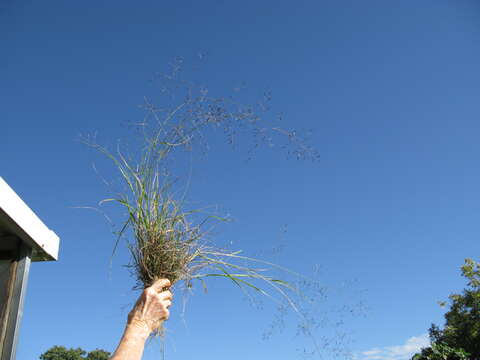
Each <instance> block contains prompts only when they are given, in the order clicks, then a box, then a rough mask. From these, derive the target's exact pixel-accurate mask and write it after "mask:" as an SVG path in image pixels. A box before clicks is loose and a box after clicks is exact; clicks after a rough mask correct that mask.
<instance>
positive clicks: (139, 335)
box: [110, 325, 149, 360]
mask: <svg viewBox="0 0 480 360" xmlns="http://www.w3.org/2000/svg"><path fill="white" fill-rule="evenodd" d="M148 335H149V334H147V333H146V331H144V330H143V329H140V328H138V327H136V326H132V325H127V327H126V328H125V332H124V333H123V336H122V339H121V340H120V343H119V344H118V347H117V350H115V353H114V354H113V356H112V357H111V358H110V360H140V359H141V358H142V354H143V349H144V347H145V342H146V340H147V338H148Z"/></svg>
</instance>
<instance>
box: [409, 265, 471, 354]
mask: <svg viewBox="0 0 480 360" xmlns="http://www.w3.org/2000/svg"><path fill="white" fill-rule="evenodd" d="M461 271H462V276H463V277H465V278H466V279H467V280H468V283H467V287H466V288H465V289H464V290H463V292H462V293H461V294H452V295H450V296H449V301H448V302H441V303H440V304H441V305H442V306H445V305H447V303H450V309H449V310H448V311H447V312H446V313H445V315H444V317H445V326H444V328H443V329H441V328H439V327H438V326H436V325H435V324H432V326H431V327H430V329H429V334H430V341H431V344H432V345H431V346H430V347H428V348H426V349H423V350H422V352H421V353H419V354H416V355H415V356H414V357H413V360H437V359H445V360H461V359H475V360H478V359H480V263H477V262H475V261H473V260H472V259H465V264H464V265H463V266H462V267H461Z"/></svg>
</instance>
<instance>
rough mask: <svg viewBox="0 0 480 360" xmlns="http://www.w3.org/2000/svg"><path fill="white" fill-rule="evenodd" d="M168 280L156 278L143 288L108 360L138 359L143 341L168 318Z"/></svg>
mask: <svg viewBox="0 0 480 360" xmlns="http://www.w3.org/2000/svg"><path fill="white" fill-rule="evenodd" d="M169 287H170V281H169V280H167V279H160V280H157V281H156V282H155V283H154V284H153V285H152V286H150V287H149V288H147V289H145V290H144V291H143V293H142V295H140V297H139V298H138V300H137V302H136V304H135V306H134V307H133V309H132V311H130V314H128V322H127V326H126V327H125V331H124V333H123V336H122V339H121V340H120V344H119V345H118V347H117V350H116V351H115V353H114V354H113V356H112V357H111V359H110V360H140V359H141V358H142V354H143V348H144V347H145V341H146V340H147V338H148V337H149V336H150V334H151V333H152V332H154V331H155V330H157V329H158V328H159V327H160V326H161V325H162V323H163V322H164V321H165V320H167V319H168V316H169V315H170V314H169V311H168V308H169V307H170V305H171V304H172V293H171V292H170V291H169V290H164V289H166V288H167V289H168V288H169Z"/></svg>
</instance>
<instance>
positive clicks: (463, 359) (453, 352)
mask: <svg viewBox="0 0 480 360" xmlns="http://www.w3.org/2000/svg"><path fill="white" fill-rule="evenodd" d="M468 356H469V354H468V353H466V352H465V351H464V350H462V349H455V348H451V347H450V346H448V345H445V344H442V343H432V346H429V347H428V348H424V349H422V351H421V352H420V353H418V354H415V355H414V356H413V357H412V360H468V359H469V357H468Z"/></svg>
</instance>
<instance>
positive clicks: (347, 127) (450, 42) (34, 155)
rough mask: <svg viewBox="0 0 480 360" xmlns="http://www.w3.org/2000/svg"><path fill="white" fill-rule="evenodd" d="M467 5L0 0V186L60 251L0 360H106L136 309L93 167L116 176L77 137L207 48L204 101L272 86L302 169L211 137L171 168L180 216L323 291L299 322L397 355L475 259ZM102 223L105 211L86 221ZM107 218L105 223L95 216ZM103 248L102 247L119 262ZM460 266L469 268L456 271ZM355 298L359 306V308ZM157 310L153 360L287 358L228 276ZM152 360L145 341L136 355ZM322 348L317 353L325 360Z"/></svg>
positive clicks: (355, 350)
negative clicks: (79, 358) (165, 328)
mask: <svg viewBox="0 0 480 360" xmlns="http://www.w3.org/2000/svg"><path fill="white" fill-rule="evenodd" d="M479 11H480V8H479V5H478V3H477V2H476V1H461V2H460V1H428V0H427V1H422V2H418V1H402V2H387V1H369V0H367V1H361V2H360V1H342V2H339V1H318V2H312V1H296V2H287V1H242V2H233V1H228V2H221V1H211V0H208V1H202V2H199V1H182V2H162V1H158V0H157V1H142V2H137V3H135V4H134V3H132V2H127V1H115V2H114V1H103V2H66V1H55V0H53V1H49V2H38V1H37V2H34V1H23V2H20V1H11V0H7V1H3V2H2V3H1V4H0V41H1V44H2V52H3V56H1V57H0V69H1V70H0V79H1V84H2V86H1V89H0V91H1V96H0V99H1V100H0V101H1V103H2V110H3V111H2V118H1V120H0V124H1V128H0V129H1V133H2V135H3V136H2V142H1V143H0V161H1V164H2V171H1V174H0V175H1V176H2V177H3V178H4V179H5V180H6V181H7V182H8V183H9V184H10V185H11V186H12V187H13V188H14V189H15V190H16V192H17V193H18V194H19V195H20V196H21V197H22V198H23V199H24V200H25V201H26V202H27V203H28V204H29V205H30V206H31V208H32V209H33V210H34V211H35V212H36V213H37V214H38V215H39V216H40V217H41V218H42V219H43V220H44V222H45V223H46V224H47V225H48V226H49V227H50V228H52V229H53V230H55V231H56V232H57V234H58V235H59V236H60V237H61V250H60V259H59V261H58V262H56V263H35V264H33V266H32V269H31V275H30V280H29V288H28V297H27V301H26V306H25V313H24V319H23V322H22V329H21V339H20V343H19V349H18V356H17V358H18V359H20V360H23V359H25V360H26V359H36V358H38V356H39V355H40V353H42V352H43V351H45V350H46V349H47V348H49V347H50V346H53V345H64V346H68V347H77V346H80V347H83V348H85V349H87V350H91V349H94V348H96V347H100V348H104V349H107V350H113V349H114V348H115V345H116V343H117V341H118V339H119V337H120V335H121V332H122V327H123V324H124V321H125V319H126V314H127V313H128V309H129V307H130V306H131V304H132V302H133V301H134V298H135V296H136V295H135V293H134V292H132V291H131V287H132V286H133V279H132V278H131V277H129V275H128V272H127V271H126V270H125V269H124V268H123V267H122V264H124V263H125V262H127V261H128V254H127V253H126V251H125V250H121V251H119V253H118V254H117V256H116V257H115V258H114V259H113V264H112V266H111V267H110V265H109V264H110V263H109V261H110V254H111V250H112V246H113V243H114V237H113V235H112V234H111V228H110V227H109V225H108V224H107V223H106V222H105V220H104V219H103V218H102V217H101V216H100V215H98V214H97V213H95V212H93V211H88V210H81V209H77V208H75V207H78V206H94V205H95V204H96V203H97V202H98V201H99V200H101V199H103V198H105V197H108V196H109V195H110V194H109V189H108V188H106V187H105V186H103V184H102V182H101V180H100V178H99V176H98V175H97V174H96V173H95V171H94V170H93V169H92V163H93V162H95V163H96V164H97V168H99V171H100V172H101V174H102V176H105V177H107V178H109V179H115V177H116V176H117V175H116V174H115V173H114V172H113V170H112V168H111V167H110V166H109V164H108V163H107V162H105V161H104V160H103V159H101V157H100V155H98V154H95V153H94V152H92V151H90V150H89V149H87V148H86V147H85V146H83V145H82V144H80V143H79V142H78V138H79V136H80V135H82V134H83V135H86V134H93V133H96V134H97V136H98V139H99V141H103V142H104V143H105V144H112V143H115V142H116V141H117V140H118V139H129V138H131V137H132V136H133V135H132V128H131V127H129V126H127V125H126V124H128V123H131V122H135V121H139V120H141V119H142V116H143V115H142V112H141V111H140V110H139V109H138V105H139V104H141V103H142V101H143V100H142V99H143V97H144V96H145V95H148V96H154V95H155V94H156V91H157V92H158V88H156V84H155V83H153V84H152V83H151V82H150V81H149V80H150V79H151V78H152V76H153V75H154V74H155V73H157V72H159V71H163V70H164V69H165V68H166V66H167V64H168V62H169V61H171V59H172V58H174V57H176V56H182V57H184V58H185V59H186V63H187V64H189V61H191V62H192V63H194V62H195V61H196V60H195V59H196V57H197V54H198V53H206V54H208V56H207V61H206V62H204V65H202V68H201V78H202V80H203V81H204V82H205V83H206V84H207V85H208V86H209V87H210V89H211V90H212V92H214V93H216V94H219V95H223V94H226V93H229V92H230V89H232V88H233V87H235V86H238V85H239V84H241V83H242V82H245V83H246V89H245V90H244V94H245V96H246V99H247V100H248V99H255V98H256V97H257V96H259V95H260V96H261V94H262V92H263V91H264V90H265V89H271V90H272V94H273V100H272V108H273V109H274V111H275V112H282V113H283V115H284V120H283V122H284V126H285V127H288V128H295V129H300V130H301V129H312V130H313V135H312V137H311V143H312V144H313V145H314V146H315V147H316V148H317V149H318V151H319V153H320V161H319V162H316V163H308V162H299V161H295V160H286V159H285V157H284V156H283V154H282V153H281V152H278V151H269V150H266V151H263V152H260V153H259V154H258V155H257V156H256V157H255V158H254V160H252V161H251V162H248V163H245V162H244V161H243V159H244V154H243V153H242V152H241V150H239V151H236V152H235V151H229V150H228V149H227V148H225V147H222V145H221V141H217V138H216V137H214V136H212V137H211V138H210V141H211V143H212V144H215V145H217V144H218V146H219V148H215V147H213V149H212V151H210V153H209V155H208V157H207V158H205V159H204V160H203V162H202V163H201V164H200V166H198V167H197V168H195V170H194V172H193V173H192V178H191V184H190V187H189V192H188V196H189V199H190V200H191V201H192V203H195V204H202V205H210V204H213V205H219V206H220V209H221V210H222V211H224V212H225V213H229V214H231V215H232V217H233V219H234V220H235V221H233V222H232V223H231V224H228V225H225V226H224V227H221V228H219V229H217V230H216V238H217V239H218V241H233V245H232V246H234V247H235V248H240V249H242V250H244V252H245V253H247V254H257V253H260V254H261V251H262V250H265V249H269V248H271V247H273V246H275V244H277V242H278V234H279V232H280V231H281V229H282V228H283V227H284V226H285V225H287V228H288V231H287V233H286V234H285V236H284V238H283V239H284V240H283V241H284V243H285V249H284V250H283V251H282V252H281V253H280V254H279V255H278V256H277V258H276V259H275V260H276V261H277V262H279V263H281V264H282V265H286V266H287V267H289V268H292V269H294V270H296V271H299V272H302V273H305V274H309V273H310V272H311V271H312V269H313V268H314V266H315V265H317V264H318V265H319V266H320V268H321V272H320V280H321V282H322V284H325V286H326V287H327V288H328V289H329V290H328V298H327V300H325V302H322V303H321V304H320V305H319V307H318V309H317V310H316V311H317V314H318V316H319V317H321V316H323V315H324V314H327V315H328V317H329V319H330V323H329V324H330V325H326V327H325V328H321V329H319V330H318V332H317V336H318V337H319V338H321V337H322V336H323V335H325V334H326V335H328V336H333V335H334V332H335V331H336V327H335V326H333V325H332V324H333V323H335V320H336V319H337V317H340V316H341V315H343V314H340V315H338V314H337V313H336V312H335V311H334V310H332V309H335V308H338V307H341V306H342V305H343V304H346V305H347V306H352V307H354V308H355V309H357V310H358V313H359V314H356V315H355V316H352V317H350V316H345V317H344V322H345V324H344V326H343V327H342V329H343V330H344V331H346V332H347V333H348V337H347V339H346V340H345V341H344V342H343V344H344V348H345V349H347V350H349V351H351V352H352V354H354V355H355V356H356V357H357V358H358V359H363V360H369V359H379V360H385V359H394V360H403V359H406V358H407V357H408V354H409V353H410V352H411V351H413V350H414V349H415V348H417V347H418V346H419V345H421V344H423V343H424V341H425V340H424V334H425V333H426V332H427V329H428V327H429V326H430V324H431V323H432V322H436V323H442V314H443V311H444V310H442V309H440V308H439V306H438V305H437V303H436V302H437V301H438V300H443V299H445V298H446V297H447V296H448V295H449V294H450V293H451V292H453V291H458V290H460V289H462V288H463V286H464V282H463V280H462V279H461V277H460V275H459V267H460V265H461V264H462V263H463V259H464V258H466V257H473V258H476V256H477V254H478V251H479V249H480V245H479V242H478V241H477V239H478V235H479V233H480V228H479V226H478V224H479V222H478V218H479V216H480V207H479V205H478V204H479V203H480V201H479V200H480V193H479V183H480V168H479V166H478V157H479V154H480V151H479V148H478V133H479V130H480V129H479V123H478V115H479V112H480V108H479V105H478V104H479V101H478V100H479V99H478V97H479V86H478V84H479V83H480V81H479V80H480V75H479V72H478V63H479V60H480V47H479V46H478V42H479V40H480V25H479V24H480V21H479V16H480V12H479ZM106 210H107V211H111V214H112V216H114V217H115V216H116V215H118V212H116V210H115V209H114V208H106ZM116 220H117V221H118V220H120V219H116ZM122 249H123V248H122ZM476 259H477V260H478V258H476ZM358 303H362V304H364V305H362V306H359V305H358ZM181 308H182V301H181V299H180V298H178V300H177V302H176V303H175V307H173V308H172V317H171V320H170V321H169V331H170V333H169V336H168V338H167V340H166V349H167V350H166V351H167V354H166V355H167V357H168V358H170V359H171V360H173V359H187V358H192V357H193V356H195V357H196V358H208V359H212V360H214V359H223V358H225V356H228V357H229V358H230V359H233V360H235V359H244V358H265V357H269V358H270V357H275V358H276V359H279V360H281V359H292V358H296V357H300V355H301V354H300V353H299V352H298V351H297V348H303V347H304V346H308V340H306V339H303V338H301V337H295V336H294V332H292V331H290V332H289V331H286V332H285V333H283V334H280V335H278V336H275V337H273V338H272V339H271V340H267V341H265V340H262V336H261V334H262V331H264V330H265V329H266V328H267V327H268V324H269V322H270V321H271V320H272V312H271V311H270V310H268V309H267V310H264V311H258V310H256V309H255V308H252V307H250V306H249V305H248V303H247V302H246V301H244V299H243V298H242V296H241V294H240V293H239V292H238V290H237V289H236V288H235V287H234V286H232V285H231V284H229V283H227V282H221V281H216V282H212V283H211V288H210V291H209V293H208V294H206V295H205V294H202V292H201V291H196V292H195V294H194V296H192V297H191V298H190V299H189V301H188V303H187V307H186V309H187V310H186V314H185V321H183V320H182V318H181V317H180V315H179V313H180V312H181ZM158 356H159V346H158V344H155V343H154V344H152V345H150V346H149V347H148V348H147V351H146V353H145V359H156V358H158ZM332 357H333V354H332V353H331V352H329V351H328V350H327V351H326V353H325V354H324V358H327V359H328V358H332Z"/></svg>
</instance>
